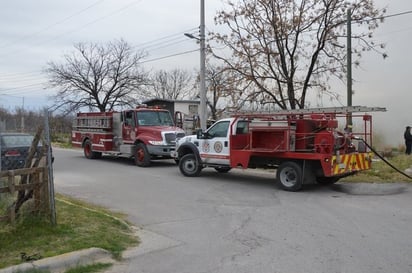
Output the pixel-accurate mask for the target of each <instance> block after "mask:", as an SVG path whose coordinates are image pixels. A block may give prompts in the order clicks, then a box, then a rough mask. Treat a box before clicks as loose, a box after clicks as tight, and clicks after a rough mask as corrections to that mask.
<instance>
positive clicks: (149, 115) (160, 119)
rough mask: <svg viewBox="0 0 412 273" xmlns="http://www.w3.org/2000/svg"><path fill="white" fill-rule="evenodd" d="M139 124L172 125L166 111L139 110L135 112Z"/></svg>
mask: <svg viewBox="0 0 412 273" xmlns="http://www.w3.org/2000/svg"><path fill="white" fill-rule="evenodd" d="M136 115H137V120H138V124H139V125H143V126H173V125H174V124H173V120H172V117H171V116H170V113H169V112H166V111H139V112H137V113H136Z"/></svg>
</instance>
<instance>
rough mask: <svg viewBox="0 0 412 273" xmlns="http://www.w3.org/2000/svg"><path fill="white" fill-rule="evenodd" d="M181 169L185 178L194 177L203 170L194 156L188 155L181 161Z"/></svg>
mask: <svg viewBox="0 0 412 273" xmlns="http://www.w3.org/2000/svg"><path fill="white" fill-rule="evenodd" d="M179 169H180V172H181V173H182V174H183V175H184V176H189V177H194V176H198V175H199V174H200V171H201V170H202V168H201V166H200V164H199V162H197V160H196V157H195V155H194V154H186V155H184V156H183V157H182V158H181V159H180V160H179Z"/></svg>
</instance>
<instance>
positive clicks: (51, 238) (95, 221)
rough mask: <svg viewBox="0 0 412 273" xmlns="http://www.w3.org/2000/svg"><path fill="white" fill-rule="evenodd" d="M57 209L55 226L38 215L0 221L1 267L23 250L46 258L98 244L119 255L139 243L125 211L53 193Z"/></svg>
mask: <svg viewBox="0 0 412 273" xmlns="http://www.w3.org/2000/svg"><path fill="white" fill-rule="evenodd" d="M56 212H57V225H56V226H52V225H51V224H50V223H49V221H48V219H45V217H40V216H28V217H22V218H21V219H19V220H18V221H17V222H16V224H15V225H10V224H6V223H0V242H1V243H0V268H4V267H7V266H11V265H16V264H20V263H22V262H23V261H22V260H21V258H20V256H21V253H22V252H25V253H27V255H34V254H37V255H40V256H41V257H43V258H45V257H52V256H56V255H60V254H63V253H67V252H71V251H75V250H80V249H85V248H89V247H100V248H103V249H106V250H108V251H110V252H111V253H112V254H113V257H114V258H120V256H121V252H122V251H123V250H125V249H126V248H128V247H130V246H134V245H137V244H138V243H139V241H138V238H136V237H135V236H134V234H133V230H132V229H131V228H130V226H129V225H128V224H127V223H126V222H125V221H124V220H123V218H124V215H121V214H115V213H112V212H110V211H108V210H106V209H103V208H101V207H97V206H91V205H89V204H86V203H84V202H80V201H77V200H74V199H71V198H69V197H66V196H62V195H58V196H57V197H56Z"/></svg>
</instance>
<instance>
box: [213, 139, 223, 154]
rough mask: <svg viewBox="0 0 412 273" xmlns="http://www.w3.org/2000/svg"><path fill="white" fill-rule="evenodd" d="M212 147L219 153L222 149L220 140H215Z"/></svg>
mask: <svg viewBox="0 0 412 273" xmlns="http://www.w3.org/2000/svg"><path fill="white" fill-rule="evenodd" d="M213 148H214V149H215V152H216V153H221V152H222V150H223V144H222V142H220V141H216V142H215V145H214V146H213Z"/></svg>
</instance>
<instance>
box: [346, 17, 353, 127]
mask: <svg viewBox="0 0 412 273" xmlns="http://www.w3.org/2000/svg"><path fill="white" fill-rule="evenodd" d="M346 23H347V37H346V40H347V45H346V49H347V52H346V55H347V56H346V59H347V64H346V65H347V106H352V18H351V10H350V9H348V11H347V20H346ZM346 124H347V125H348V128H349V130H350V131H352V128H351V126H352V114H351V113H348V118H347V122H346Z"/></svg>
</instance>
